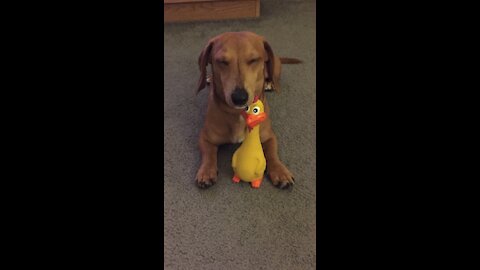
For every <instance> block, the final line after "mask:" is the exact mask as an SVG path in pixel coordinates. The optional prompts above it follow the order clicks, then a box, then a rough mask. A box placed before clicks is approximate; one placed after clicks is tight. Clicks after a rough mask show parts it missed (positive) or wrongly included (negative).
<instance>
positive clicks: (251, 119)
mask: <svg viewBox="0 0 480 270" xmlns="http://www.w3.org/2000/svg"><path fill="white" fill-rule="evenodd" d="M242 115H243V117H244V118H245V122H246V124H247V126H248V130H249V131H252V129H253V128H254V127H256V126H257V125H258V124H260V123H262V122H263V121H265V119H267V114H266V113H265V112H261V113H259V114H257V115H254V114H248V113H246V112H244V111H243V112H242Z"/></svg>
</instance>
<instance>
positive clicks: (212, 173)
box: [196, 166, 218, 188]
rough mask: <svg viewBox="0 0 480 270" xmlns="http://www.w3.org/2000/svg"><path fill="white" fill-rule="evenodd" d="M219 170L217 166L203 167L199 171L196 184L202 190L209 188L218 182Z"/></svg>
mask: <svg viewBox="0 0 480 270" xmlns="http://www.w3.org/2000/svg"><path fill="white" fill-rule="evenodd" d="M217 175H218V170H217V168H216V167H215V166H201V167H200V169H198V172H197V177H196V182H197V185H198V186H199V187H200V188H209V187H211V186H213V185H214V184H215V183H216V182H217Z"/></svg>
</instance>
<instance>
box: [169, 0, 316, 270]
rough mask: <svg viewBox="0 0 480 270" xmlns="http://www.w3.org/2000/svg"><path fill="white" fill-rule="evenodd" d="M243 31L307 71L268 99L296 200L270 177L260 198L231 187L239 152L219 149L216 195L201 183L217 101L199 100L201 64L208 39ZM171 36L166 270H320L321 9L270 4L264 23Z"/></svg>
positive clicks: (209, 26) (214, 25)
mask: <svg viewBox="0 0 480 270" xmlns="http://www.w3.org/2000/svg"><path fill="white" fill-rule="evenodd" d="M244 30H248V31H252V32H255V33H257V34H259V35H262V36H265V37H266V39H267V40H268V41H269V43H270V45H271V46H272V49H273V51H274V53H275V54H276V55H279V56H285V57H295V58H299V59H302V60H303V61H304V63H303V64H300V65H284V66H283V68H282V78H281V86H282V92H281V93H280V94H275V93H268V94H267V99H268V100H269V103H270V106H271V110H272V111H271V114H270V117H271V118H272V124H273V128H274V131H275V132H276V134H277V137H278V140H279V155H280V158H281V159H282V160H283V162H284V163H285V164H286V165H287V167H288V168H289V169H290V170H291V171H292V173H293V174H294V175H295V179H296V185H295V186H294V188H293V189H292V190H280V189H278V188H276V187H274V186H273V185H272V184H271V182H270V180H269V179H268V177H265V179H264V181H263V183H262V186H261V187H260V189H258V190H253V189H251V188H250V186H249V185H248V184H247V183H244V182H241V183H240V184H234V183H232V181H231V177H232V168H231V159H232V155H233V152H234V150H235V149H236V148H237V147H238V145H226V146H222V147H220V149H219V153H218V160H219V162H218V169H219V176H218V182H217V184H216V185H214V186H213V187H211V188H210V189H207V190H201V189H199V188H198V187H197V186H196V185H195V183H194V178H195V174H196V171H197V169H198V166H199V164H200V153H199V150H198V135H199V132H200V129H201V127H202V124H203V120H204V116H205V111H206V104H207V91H208V90H207V89H204V90H203V91H202V92H200V94H198V95H195V88H196V83H197V80H198V78H199V75H200V73H199V70H198V65H197V60H198V56H199V54H200V51H201V50H202V49H203V47H204V46H205V44H206V43H207V41H208V39H209V38H211V37H213V36H215V35H217V34H220V33H223V32H228V31H244ZM164 31H165V32H164V45H165V49H164V55H165V60H164V68H165V71H164V78H165V85H164V98H165V104H164V105H165V107H164V118H165V126H164V132H165V133H164V134H165V135H164V147H165V148H164V149H165V163H164V169H165V175H164V177H165V178H164V188H165V189H164V190H165V199H164V211H165V212H164V224H165V227H164V258H165V262H164V267H165V269H192V270H193V269H195V270H196V269H198V270H200V269H279V270H280V269H289V270H292V269H302V270H305V269H315V265H316V262H315V261H316V232H315V229H316V221H315V216H316V213H315V202H316V193H315V187H316V154H315V149H316V142H315V136H316V134H315V133H316V121H315V120H316V118H315V110H316V107H315V102H316V94H315V93H316V88H315V74H316V73H315V70H316V62H315V59H316V56H315V47H316V42H315V35H316V29H315V1H276V0H270V1H266V0H262V3H261V17H260V18H259V19H255V20H233V21H221V22H195V23H182V24H168V25H164Z"/></svg>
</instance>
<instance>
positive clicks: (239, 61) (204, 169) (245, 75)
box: [196, 32, 300, 188]
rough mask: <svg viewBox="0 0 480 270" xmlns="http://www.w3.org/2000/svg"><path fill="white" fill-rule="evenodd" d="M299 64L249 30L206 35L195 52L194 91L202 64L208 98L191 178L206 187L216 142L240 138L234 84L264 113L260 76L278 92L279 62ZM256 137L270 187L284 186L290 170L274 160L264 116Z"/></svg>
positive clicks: (242, 127)
mask: <svg viewBox="0 0 480 270" xmlns="http://www.w3.org/2000/svg"><path fill="white" fill-rule="evenodd" d="M282 60H283V62H284V63H299V62H300V61H299V60H296V59H291V58H282V59H280V58H279V57H276V56H274V54H273V51H272V49H271V47H270V45H269V44H268V42H267V41H265V40H264V38H263V37H261V36H258V35H256V34H254V33H251V32H228V33H224V34H221V35H219V36H216V37H214V38H212V39H211V40H210V41H209V42H208V44H207V45H206V46H205V48H204V49H203V51H202V53H201V54H200V57H199V61H198V63H199V66H200V71H201V75H200V79H199V82H198V88H197V92H198V91H200V90H202V89H203V88H205V86H206V81H205V78H206V74H207V65H208V64H210V65H211V67H212V82H211V91H210V93H209V97H208V107H207V114H206V118H205V123H204V126H203V129H202V131H201V133H200V139H199V145H200V152H201V155H202V156H201V158H202V162H201V165H200V168H199V169H198V172H197V176H196V182H197V184H198V185H199V186H200V187H202V188H206V187H209V186H211V185H213V184H215V182H216V180H217V174H218V170H217V150H218V146H219V145H222V144H227V143H240V142H242V141H243V139H244V138H245V135H246V132H247V127H246V124H245V121H244V119H243V117H242V116H241V114H240V112H241V111H242V110H243V109H242V108H238V107H235V105H234V104H233V102H232V100H231V94H232V92H233V91H234V89H235V88H236V87H241V88H245V90H246V91H247V92H248V102H247V104H248V105H250V104H251V103H252V101H253V98H254V96H255V95H258V96H259V97H260V99H261V100H262V102H263V103H264V105H265V111H266V113H267V114H269V112H270V107H269V106H268V103H267V101H266V99H265V94H264V83H265V80H266V79H267V80H270V81H272V82H273V85H274V90H275V91H279V90H280V85H279V79H280V72H281V63H282ZM260 137H261V138H260V139H261V141H262V146H263V148H264V152H265V157H266V160H267V172H268V175H269V178H270V179H271V181H272V183H273V184H274V185H275V186H278V187H281V188H285V187H289V186H292V185H293V183H294V182H295V180H294V178H293V175H292V173H291V172H290V171H289V170H288V169H287V167H285V165H284V164H283V163H282V162H281V161H280V159H279V157H278V151H277V138H276V136H275V133H274V132H273V130H272V125H271V120H270V118H267V120H266V121H264V122H262V124H261V126H260Z"/></svg>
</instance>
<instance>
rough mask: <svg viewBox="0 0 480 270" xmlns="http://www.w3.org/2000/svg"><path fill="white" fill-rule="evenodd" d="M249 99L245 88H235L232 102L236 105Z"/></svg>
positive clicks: (242, 103) (240, 104)
mask: <svg viewBox="0 0 480 270" xmlns="http://www.w3.org/2000/svg"><path fill="white" fill-rule="evenodd" d="M247 101H248V93H247V91H246V90H245V89H244V88H235V90H234V91H233V93H232V102H233V104H235V105H236V106H242V105H245V104H246V103H247Z"/></svg>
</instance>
